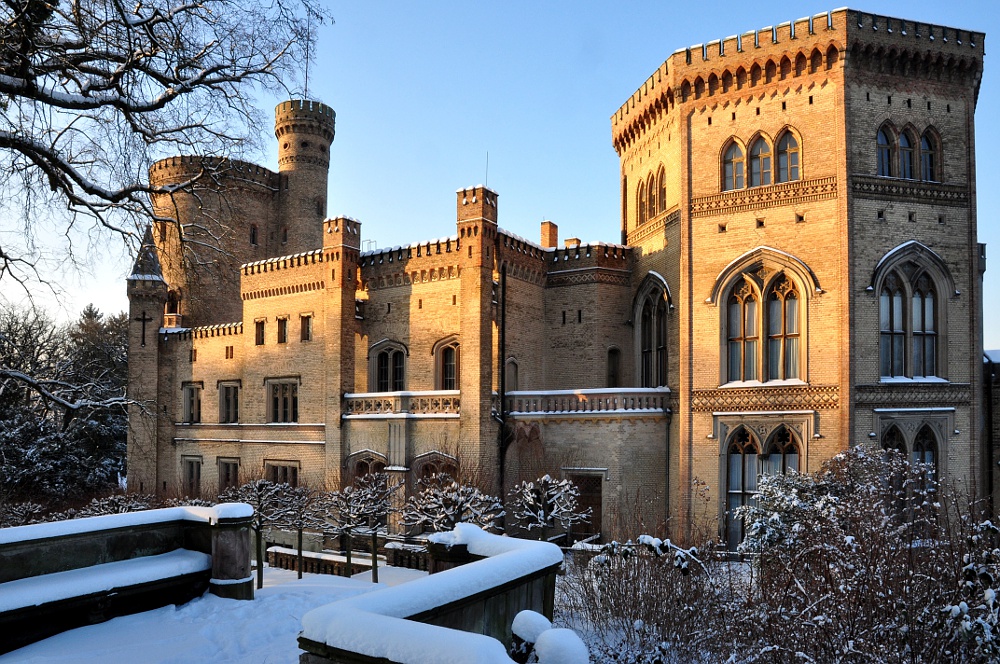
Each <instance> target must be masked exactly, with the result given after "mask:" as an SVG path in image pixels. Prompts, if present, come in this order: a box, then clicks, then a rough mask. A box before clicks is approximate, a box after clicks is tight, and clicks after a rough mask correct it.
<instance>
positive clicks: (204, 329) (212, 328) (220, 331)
mask: <svg viewBox="0 0 1000 664" xmlns="http://www.w3.org/2000/svg"><path fill="white" fill-rule="evenodd" d="M189 330H190V332H191V336H193V337H194V338H195V339H204V338H207V337H226V336H230V335H234V334H243V323H242V322H238V323H221V324H219V325H203V326H199V327H192V328H189Z"/></svg>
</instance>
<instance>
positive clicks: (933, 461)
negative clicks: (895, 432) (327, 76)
mask: <svg viewBox="0 0 1000 664" xmlns="http://www.w3.org/2000/svg"><path fill="white" fill-rule="evenodd" d="M910 460H911V461H912V462H914V463H926V464H929V465H930V466H932V467H933V468H934V469H935V470H936V469H937V438H936V437H935V436H934V432H933V431H931V428H930V427H929V426H927V425H926V424H925V425H924V426H922V427H920V431H918V432H917V436H916V438H914V439H913V452H912V453H911V454H910Z"/></svg>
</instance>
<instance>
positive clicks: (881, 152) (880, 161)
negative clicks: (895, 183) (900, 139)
mask: <svg viewBox="0 0 1000 664" xmlns="http://www.w3.org/2000/svg"><path fill="white" fill-rule="evenodd" d="M875 143H876V159H875V174H876V175H879V176H881V177H886V178H887V177H891V176H892V142H891V141H890V140H889V134H888V132H887V131H886V130H885V129H884V128H883V129H879V130H878V134H877V135H876V137H875Z"/></svg>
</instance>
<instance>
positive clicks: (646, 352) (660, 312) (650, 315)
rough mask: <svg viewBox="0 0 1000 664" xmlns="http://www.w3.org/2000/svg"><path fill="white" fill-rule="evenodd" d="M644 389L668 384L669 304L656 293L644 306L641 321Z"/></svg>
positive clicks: (647, 299)
mask: <svg viewBox="0 0 1000 664" xmlns="http://www.w3.org/2000/svg"><path fill="white" fill-rule="evenodd" d="M640 326H641V330H640V340H641V343H642V348H641V370H642V375H641V380H642V387H659V386H661V385H666V384H667V303H666V302H664V301H663V297H662V294H659V293H654V294H651V295H650V297H648V298H646V300H645V302H643V305H642V316H641V319H640Z"/></svg>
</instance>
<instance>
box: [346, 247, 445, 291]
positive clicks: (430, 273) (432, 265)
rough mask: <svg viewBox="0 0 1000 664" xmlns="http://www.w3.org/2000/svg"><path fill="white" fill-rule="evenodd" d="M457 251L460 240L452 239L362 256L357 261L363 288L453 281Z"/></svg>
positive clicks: (387, 249)
mask: <svg viewBox="0 0 1000 664" xmlns="http://www.w3.org/2000/svg"><path fill="white" fill-rule="evenodd" d="M460 248H461V243H460V240H459V237H458V236H457V235H453V236H450V237H443V238H438V239H436V240H429V241H424V242H415V243H413V244H410V245H407V246H397V247H392V248H386V249H377V250H374V251H366V252H363V253H362V254H361V258H360V260H359V265H360V268H361V279H362V284H363V288H364V289H366V290H380V289H383V288H392V287H394V286H409V285H411V284H419V283H427V282H430V281H443V280H446V279H456V278H458V276H459V268H458V251H459V249H460Z"/></svg>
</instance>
